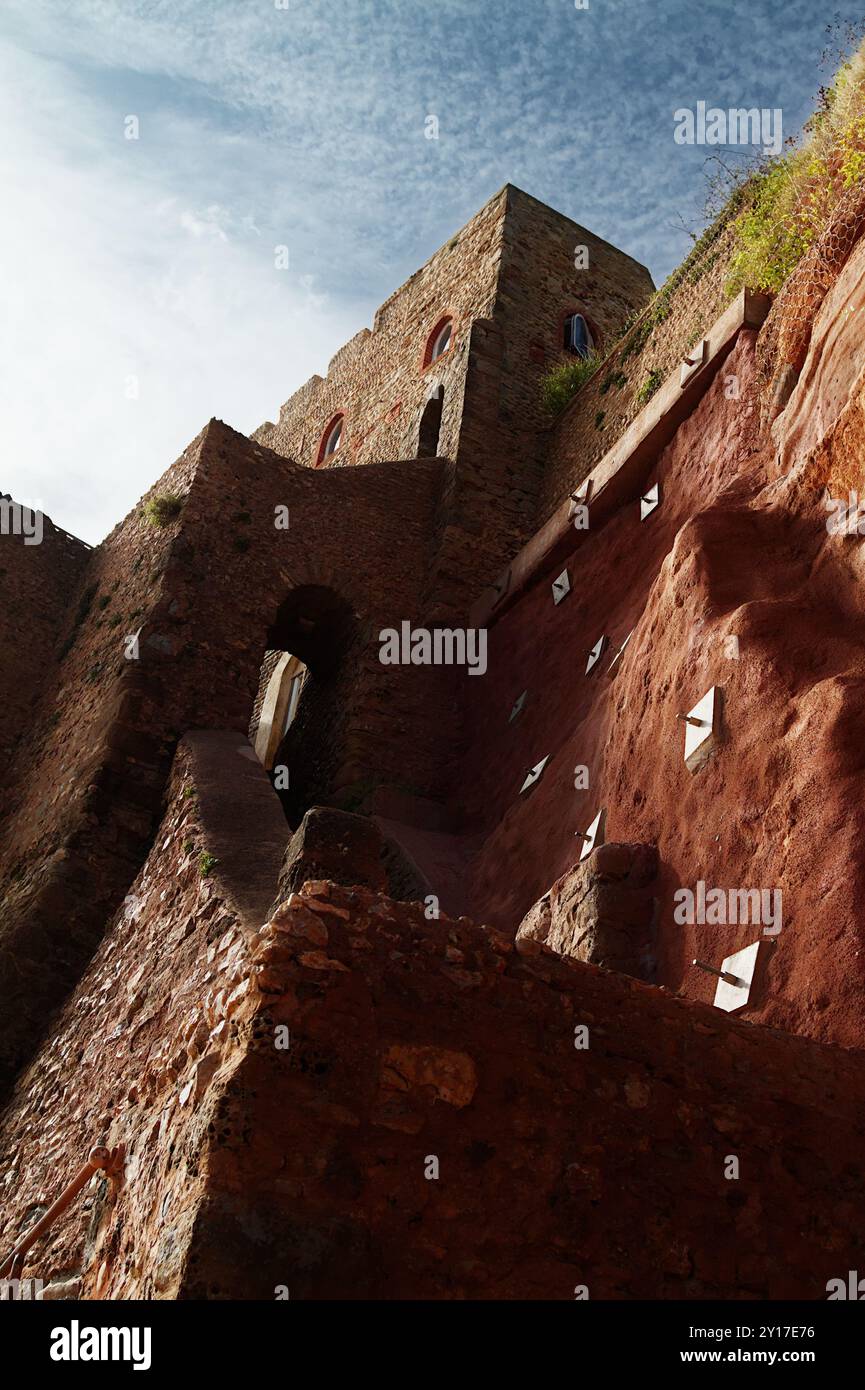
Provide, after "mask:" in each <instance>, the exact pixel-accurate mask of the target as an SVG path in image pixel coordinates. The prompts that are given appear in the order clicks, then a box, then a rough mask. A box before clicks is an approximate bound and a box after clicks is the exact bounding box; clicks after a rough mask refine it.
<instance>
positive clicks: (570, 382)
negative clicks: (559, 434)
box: [541, 352, 601, 415]
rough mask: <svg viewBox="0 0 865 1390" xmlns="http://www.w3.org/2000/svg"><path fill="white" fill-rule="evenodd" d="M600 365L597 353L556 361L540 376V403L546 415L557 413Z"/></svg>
mask: <svg viewBox="0 0 865 1390" xmlns="http://www.w3.org/2000/svg"><path fill="white" fill-rule="evenodd" d="M600 365H601V358H600V355H599V354H598V353H594V352H593V353H590V354H589V356H588V357H568V358H564V359H563V360H562V361H560V362H556V363H555V364H554V365H553V366H552V367H550V369H549V371H548V372H547V373H546V374H545V375H544V376H543V377H542V378H541V404H542V406H543V408H544V410H545V411H546V412H547V414H548V415H558V414H559V412H560V411H561V410H564V408H565V406H566V405H567V404H568V402H569V401H571V400H573V398H574V396H575V395H576V394H577V392H578V391H579V389H580V387H581V386H584V385H585V384H586V382H587V381H588V380H589V378H590V377H593V376H594V375H595V372H596V371H597V370H598V368H599V367H600Z"/></svg>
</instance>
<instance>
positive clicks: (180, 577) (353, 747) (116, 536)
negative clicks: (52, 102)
mask: <svg viewBox="0 0 865 1390" xmlns="http://www.w3.org/2000/svg"><path fill="white" fill-rule="evenodd" d="M441 476H442V465H441V464H440V463H438V462H436V461H433V460H424V461H422V462H420V463H418V464H417V466H416V467H414V468H413V469H412V470H411V473H410V476H409V477H406V474H405V470H404V469H403V468H402V466H401V465H398V464H397V465H386V464H382V465H372V466H370V468H368V469H363V470H361V469H357V470H356V469H334V470H325V471H323V472H322V471H319V472H315V471H312V470H309V469H306V468H301V467H297V466H295V465H292V464H290V463H289V462H288V461H287V460H285V459H282V458H281V457H280V456H279V455H276V454H274V453H272V452H271V451H270V450H267V449H264V448H262V447H261V446H260V445H256V444H253V443H251V442H250V441H249V440H247V439H245V438H244V437H243V436H242V435H238V434H236V433H235V432H234V431H232V430H230V429H228V427H227V426H224V425H222V424H220V423H218V422H215V421H214V422H211V424H210V425H209V426H208V427H207V429H206V430H205V431H203V433H202V435H200V436H199V438H198V439H197V440H196V441H194V443H193V444H192V445H190V447H189V449H188V450H187V451H186V453H185V454H184V456H183V457H182V458H181V459H180V460H178V462H177V464H175V465H174V466H173V468H172V469H170V470H169V472H168V473H167V474H166V475H165V476H164V477H163V478H162V479H161V480H160V482H159V483H158V484H156V486H155V487H154V488H153V489H152V492H151V494H150V496H151V498H153V497H156V496H165V495H167V494H176V495H177V496H178V497H179V498H180V499H181V502H182V507H181V511H180V514H179V516H178V517H177V518H176V519H174V520H173V521H171V523H170V524H169V525H168V526H167V527H165V528H164V529H160V528H159V527H156V526H153V525H151V524H150V523H149V522H148V521H147V520H146V518H145V517H144V516H143V514H142V512H141V510H140V509H138V508H136V510H135V511H134V512H133V513H132V514H131V515H130V517H128V518H127V520H126V521H125V522H124V523H122V524H121V525H120V526H119V527H117V528H115V531H114V532H113V533H112V534H111V536H110V537H108V539H107V540H106V542H105V543H104V544H103V545H102V546H101V547H99V549H98V550H97V551H95V552H93V554H92V556H91V557H90V559H89V562H88V568H87V573H86V575H84V576H83V577H82V581H81V587H80V591H79V592H78V593H77V594H73V595H72V598H71V603H70V606H69V609H68V612H67V617H66V622H65V626H64V628H63V631H62V632H61V636H62V637H65V639H66V640H69V639H72V641H71V645H70V647H69V651H68V653H67V655H66V657H65V659H64V661H63V663H62V665H61V667H60V670H59V673H58V678H57V681H56V682H55V683H54V684H53V685H52V688H51V690H50V691H49V692H48V693H47V694H46V697H45V700H44V701H43V704H42V705H41V706H39V707H38V708H37V709H36V710H35V711H34V718H33V724H32V728H31V730H30V732H29V735H28V739H27V740H26V743H25V744H24V745H22V747H21V749H20V750H19V755H18V758H17V759H16V763H15V766H14V768H12V769H10V773H9V776H8V778H7V789H8V800H9V807H10V816H9V818H8V820H7V823H6V833H5V835H4V837H3V839H2V841H0V866H2V877H0V895H2V913H0V923H2V925H0V986H2V991H3V994H2V997H3V1004H2V1011H0V1073H2V1074H3V1075H4V1076H5V1077H6V1078H8V1077H9V1076H10V1075H11V1074H12V1072H13V1071H14V1068H15V1067H16V1066H17V1065H19V1064H20V1061H21V1060H23V1057H24V1056H25V1055H26V1052H27V1048H28V1047H32V1045H33V1042H34V1040H35V1038H36V1037H37V1036H39V1034H40V1033H41V1032H42V1031H43V1030H44V1029H45V1028H46V1027H47V1026H48V1024H49V1022H50V1016H51V1010H52V1008H53V1007H56V1005H57V1004H58V1003H59V1002H60V1001H61V1000H62V999H63V998H65V996H66V994H67V993H68V990H69V989H70V988H71V986H72V984H74V982H75V980H76V979H77V978H78V977H79V975H80V972H81V970H82V968H83V966H84V964H85V963H86V961H87V959H89V957H90V955H91V953H92V951H93V949H94V946H95V944H96V942H97V941H98V939H99V936H100V934H101V932H102V930H103V929H104V926H105V923H106V921H107V920H108V918H109V916H110V915H111V913H112V912H113V910H114V909H115V907H116V905H117V902H118V901H119V899H120V897H121V896H122V894H123V892H125V891H126V888H127V887H128V884H129V882H130V881H131V879H132V878H133V877H134V874H135V873H136V871H137V869H138V868H139V866H140V864H141V862H142V859H143V857H144V855H145V854H146V853H147V849H148V847H149V844H150V838H151V836H152V834H153V833H154V830H155V827H156V820H155V816H156V814H157V812H158V808H159V804H160V799H161V795H162V790H163V786H164V782H165V777H166V776H167V772H168V767H169V765H170V760H171V757H172V755H173V751H174V748H175V747H176V743H177V740H178V738H179V737H180V736H181V735H182V734H183V733H184V731H185V730H187V729H189V728H194V727H205V728H206V727H214V726H216V727H223V728H235V729H237V730H238V731H242V732H244V733H245V732H246V730H247V729H248V727H249V721H250V716H251V714H252V710H253V705H254V701H255V696H256V692H257V689H258V684H259V676H260V668H261V663H262V660H263V658H264V654H265V652H266V650H267V649H268V647H270V646H272V645H273V644H272V642H270V641H269V630H270V628H271V625H272V624H273V623H274V621H275V619H276V617H277V613H278V611H279V608H280V605H281V603H282V602H283V601H284V600H285V599H286V597H287V596H288V595H289V594H290V593H292V591H295V590H298V589H301V588H303V587H304V586H309V585H312V586H325V587H326V588H329V589H331V590H333V592H334V593H335V594H337V595H339V596H341V597H342V598H343V599H344V600H345V602H346V603H347V604H348V605H349V606H350V607H351V609H352V610H353V611H354V612H355V613H356V614H357V618H358V621H357V641H356V644H355V648H354V651H353V655H352V660H353V662H354V665H353V667H352V669H350V670H349V669H344V670H343V671H342V673H341V674H340V676H339V681H340V689H342V690H343V691H344V698H342V699H341V700H338V701H335V702H331V706H330V708H331V710H332V711H333V716H332V717H333V720H335V721H336V722H335V723H331V724H330V725H328V724H327V720H326V719H325V720H322V719H319V720H318V725H319V726H320V727H317V728H316V735H315V738H316V743H315V746H316V747H318V748H319V749H320V750H322V757H325V756H326V759H327V762H326V765H322V766H321V767H316V766H315V765H313V766H309V764H307V768H306V772H305V776H306V787H305V790H304V786H303V785H302V784H301V787H300V792H301V794H302V795H305V797H306V803H307V804H311V802H313V801H321V800H327V799H328V798H331V797H333V796H335V795H336V794H337V792H340V791H341V792H342V793H344V794H345V795H347V796H348V798H349V803H350V808H351V809H356V808H357V806H358V804H359V798H360V799H362V796H363V795H366V794H368V793H370V792H371V790H372V788H373V786H374V785H376V784H377V783H387V782H389V781H390V782H393V783H394V784H397V785H399V786H402V787H403V788H405V789H406V790H411V791H412V792H414V793H417V794H420V795H427V796H429V795H431V796H442V795H443V793H444V788H445V786H446V782H447V778H448V776H449V774H450V758H451V756H452V755H451V754H450V753H446V754H445V756H443V755H442V749H441V745H440V739H441V738H442V735H443V734H444V736H445V744H446V747H448V748H454V747H456V745H457V742H458V739H457V732H456V723H455V721H456V717H457V715H456V704H455V699H454V694H453V683H454V680H455V679H456V675H457V673H455V672H454V670H453V669H444V668H435V669H433V670H432V671H430V670H428V669H418V668H415V667H383V666H382V665H381V663H380V662H379V660H378V652H379V644H378V631H379V629H380V628H381V627H382V626H385V625H393V624H394V623H396V624H398V623H399V622H400V621H401V620H403V619H409V620H413V619H418V618H419V617H421V614H420V613H419V611H418V608H419V602H420V599H419V595H420V593H421V589H422V581H423V577H424V575H425V573H426V569H427V566H428V556H429V550H430V544H431V541H430V537H431V534H432V517H433V515H434V511H435V506H436V501H437V496H438V493H439V485H440V481H441ZM277 506H288V507H289V511H290V526H289V529H288V530H277V529H276V527H275V526H274V517H275V508H276V507H277ZM135 632H138V634H139V659H138V660H133V661H128V660H126V658H125V637H126V635H128V634H130V633H132V634H134V633H135ZM459 674H463V675H464V673H459ZM312 691H313V687H309V688H308V689H307V690H306V691H305V695H304V705H305V707H307V706H310V704H311V703H314V701H311V693H312ZM310 717H312V715H310ZM301 783H303V778H302V779H301ZM300 809H301V811H302V810H303V809H305V808H304V807H303V806H301V808H300Z"/></svg>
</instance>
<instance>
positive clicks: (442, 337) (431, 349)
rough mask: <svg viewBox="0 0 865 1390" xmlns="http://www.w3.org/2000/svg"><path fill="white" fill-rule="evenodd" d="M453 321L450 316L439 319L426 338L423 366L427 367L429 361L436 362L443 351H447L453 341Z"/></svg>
mask: <svg viewBox="0 0 865 1390" xmlns="http://www.w3.org/2000/svg"><path fill="white" fill-rule="evenodd" d="M453 332H454V321H453V319H451V318H446V319H440V320H439V322H438V323H437V324H436V326H435V328H434V329H433V331H432V333H431V334H430V336H429V338H428V339H427V346H426V352H425V354H424V366H425V367H428V366H429V364H430V363H431V362H436V361H437V360H438V359H439V357H441V356H442V354H443V353H445V352H447V350H448V348H449V347H450V345H451V343H452V342H453Z"/></svg>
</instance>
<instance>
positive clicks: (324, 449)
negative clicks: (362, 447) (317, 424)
mask: <svg viewBox="0 0 865 1390" xmlns="http://www.w3.org/2000/svg"><path fill="white" fill-rule="evenodd" d="M344 424H345V416H344V415H335V416H334V418H333V419H332V420H331V422H330V424H329V425H328V427H327V429H326V430H325V432H324V434H323V435H322V437H321V443H320V445H319V446H318V458H317V460H316V463H323V462H324V460H325V459H327V458H330V456H331V454H335V453H336V451H337V449H338V448H339V446H340V444H341V443H342V432H343V426H344Z"/></svg>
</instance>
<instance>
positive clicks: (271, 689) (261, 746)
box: [255, 652, 306, 772]
mask: <svg viewBox="0 0 865 1390" xmlns="http://www.w3.org/2000/svg"><path fill="white" fill-rule="evenodd" d="M305 678H306V667H305V666H304V664H303V662H302V661H299V660H298V658H297V657H296V656H293V655H292V653H291V652H280V653H279V657H278V660H277V662H276V665H275V667H274V670H273V674H272V676H271V677H270V680H269V682H268V685H267V690H266V692H265V696H264V703H263V704H262V707H261V715H260V717H259V721H258V729H257V731H256V735H255V752H256V754H257V756H258V760H259V762H260V763H261V765H262V767H264V768H266V769H267V771H268V772H270V771H271V769H272V768H273V764H274V762H275V761H276V750H277V749H278V748H279V745H280V744H281V743H282V740H283V739H284V738H285V735H286V734H287V733H288V731H289V729H290V728H291V725H292V724H293V723H294V718H295V715H296V714H297V707H298V704H299V702H300V692H301V689H302V688H303V682H304V680H305Z"/></svg>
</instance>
